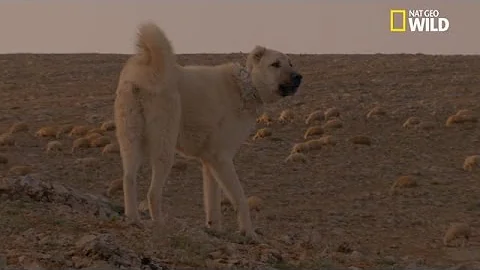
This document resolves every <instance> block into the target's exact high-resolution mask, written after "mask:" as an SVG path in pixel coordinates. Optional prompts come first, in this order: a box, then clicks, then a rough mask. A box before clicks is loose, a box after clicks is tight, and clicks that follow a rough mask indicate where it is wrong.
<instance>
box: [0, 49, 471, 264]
mask: <svg viewBox="0 0 480 270" xmlns="http://www.w3.org/2000/svg"><path fill="white" fill-rule="evenodd" d="M291 57H292V59H293V63H294V65H296V66H298V67H299V69H300V71H301V73H302V74H303V75H304V84H303V85H302V87H301V89H300V93H299V94H298V95H297V96H295V97H292V98H288V99H286V100H284V101H282V102H280V103H278V104H275V105H272V106H269V107H267V108H266V114H267V116H268V117H263V118H262V119H259V123H258V124H257V130H260V129H262V128H264V130H263V131H261V132H260V133H259V135H260V136H257V137H256V138H255V140H254V139H253V137H254V136H255V132H256V130H253V131H252V134H251V135H252V138H251V139H250V140H249V141H247V142H246V143H245V144H244V145H243V146H242V148H241V150H240V152H239V154H238V156H237V157H236V159H235V164H236V166H237V170H238V174H239V176H240V178H241V181H242V183H243V185H244V187H245V190H246V193H247V195H248V196H252V197H253V196H254V197H255V198H256V199H257V202H256V204H255V205H254V206H253V205H252V211H253V218H254V224H255V226H256V227H258V230H259V232H260V233H261V234H262V239H263V241H262V243H249V242H245V241H244V240H245V239H243V238H242V237H239V236H238V235H236V234H235V230H236V229H237V227H236V220H235V217H234V213H233V211H232V209H231V207H230V206H228V205H224V217H225V218H224V223H225V232H223V233H212V232H209V231H206V230H205V229H204V228H203V223H204V214H203V205H202V181H201V172H200V170H199V169H200V166H199V164H197V162H196V161H193V160H187V159H184V158H181V157H178V159H177V162H176V165H175V167H174V169H173V171H172V173H171V175H170V177H169V180H168V183H167V186H166V188H165V198H164V205H165V212H166V213H167V215H168V216H167V222H166V224H165V226H164V227H162V228H151V227H148V226H147V227H145V228H138V227H132V226H128V225H127V224H126V222H125V221H124V219H123V217H122V213H123V208H122V206H123V205H122V193H121V192H120V191H118V192H112V194H110V195H111V196H109V197H108V196H106V194H105V192H106V190H107V188H108V187H109V185H110V183H111V182H112V181H114V180H115V179H118V178H119V177H120V176H121V165H120V158H119V155H118V153H117V152H116V149H115V136H114V131H113V130H112V128H111V127H109V126H108V121H110V120H111V119H112V104H113V99H114V91H115V87H116V82H117V79H118V73H119V71H120V69H121V67H122V64H123V63H124V61H125V60H126V58H127V56H124V55H33V54H22V55H20V54H19V55H0V64H1V66H2V71H0V90H1V91H0V100H1V102H0V133H2V135H1V136H0V177H1V178H0V179H1V182H0V228H1V229H0V269H22V267H23V268H26V269H85V268H88V269H193V268H204V269H205V268H208V269H215V268H219V269H225V268H227V267H230V268H232V269H235V268H237V269H245V268H250V269H352V270H353V269H446V268H450V267H451V268H452V269H480V237H479V236H478V232H479V228H480V222H479V217H480V199H479V197H480V175H479V174H478V162H480V160H477V159H476V157H471V158H470V159H467V157H469V156H474V155H479V154H480V153H479V146H480V127H479V126H478V123H477V114H478V113H480V103H479V100H480V91H478V89H479V86H480V77H479V76H478V74H477V69H478V68H480V57H476V56H425V55H382V54H376V55H292V56H291ZM243 59H244V56H243V55H240V54H229V55H180V56H179V62H180V63H181V64H206V65H213V64H217V63H222V62H225V61H230V60H234V61H242V62H243ZM332 108H334V109H332ZM329 109H330V110H329ZM284 110H288V111H287V112H284V113H283V118H284V119H283V120H284V121H280V120H279V116H280V115H281V113H282V111H284ZM465 110H468V111H465ZM316 111H319V113H318V112H317V113H316V114H315V115H314V116H312V117H311V119H309V121H308V122H309V123H308V124H307V123H306V119H307V118H308V116H309V115H310V114H311V113H312V112H316ZM327 111H328V112H327ZM325 113H326V115H325ZM455 114H457V116H455V117H452V118H450V120H448V121H447V119H449V117H450V116H452V115H455ZM325 116H326V117H325ZM412 117H413V118H412ZM269 118H270V121H269ZM325 118H327V119H325ZM408 119H410V120H408ZM407 120H408V122H407ZM105 122H106V124H105V125H104V126H103V129H100V128H101V127H102V123H105ZM16 123H17V125H15V127H14V128H13V130H12V126H14V124H16ZM19 123H24V124H19ZM68 125H71V126H72V125H73V126H86V127H87V128H86V129H88V130H89V129H93V128H96V129H97V130H95V132H97V133H99V134H100V133H101V134H100V135H98V136H97V140H96V141H95V142H90V143H92V144H85V141H83V142H82V140H80V141H78V140H77V139H78V138H80V137H83V136H84V135H83V133H82V130H81V128H80V129H77V132H76V133H77V135H74V136H68V135H67V134H63V133H61V132H60V134H59V136H58V138H56V135H57V132H58V131H59V130H58V127H60V126H62V127H67V126H68ZM315 126H318V128H315V129H316V130H317V134H312V135H309V136H307V138H306V139H305V138H304V135H305V132H306V130H307V129H308V128H309V127H315ZM42 127H47V128H46V129H43V131H41V132H40V133H37V132H38V131H39V129H41V128H42ZM65 132H68V131H65ZM262 132H263V133H262ZM49 135H52V137H51V136H49ZM101 135H103V136H106V137H101V138H99V137H100V136H101ZM327 136H330V137H327ZM92 138H93V137H90V138H89V139H90V141H92V140H93V139H92ZM312 139H318V140H317V141H314V142H310V143H309V144H308V145H309V146H310V148H309V149H306V148H305V147H301V146H304V145H301V146H298V145H297V144H300V143H303V142H306V141H309V140H312ZM76 140H77V141H76ZM51 141H58V143H52V142H51ZM110 142H112V143H113V146H111V147H112V148H109V150H104V146H105V145H106V144H107V143H110ZM73 145H75V147H74V150H73V151H72V146H73ZM295 145H296V146H295ZM87 146H88V147H87ZM293 147H296V149H297V150H299V152H300V153H298V154H295V155H293V156H290V159H287V157H288V156H289V155H290V153H291V151H292V148H293ZM47 149H48V150H47ZM102 152H103V153H102ZM466 159H467V161H466V164H464V162H465V160H466ZM464 165H465V166H464ZM148 173H149V169H148V168H147V167H144V168H142V172H141V177H140V179H139V185H140V190H139V196H140V198H141V199H143V198H145V194H146V189H147V187H148V182H149V181H148ZM145 218H147V216H145ZM449 230H450V231H449ZM445 235H447V237H446V238H445ZM465 236H467V237H465ZM467 238H468V239H467ZM444 240H445V241H444Z"/></svg>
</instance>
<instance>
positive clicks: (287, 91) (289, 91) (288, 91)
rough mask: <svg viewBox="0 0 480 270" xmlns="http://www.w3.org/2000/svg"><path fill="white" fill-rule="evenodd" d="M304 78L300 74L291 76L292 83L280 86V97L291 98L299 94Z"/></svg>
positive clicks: (294, 73)
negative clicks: (298, 90)
mask: <svg viewBox="0 0 480 270" xmlns="http://www.w3.org/2000/svg"><path fill="white" fill-rule="evenodd" d="M302 78H303V76H302V75H301V74H299V73H296V72H293V73H292V74H291V75H290V82H288V83H284V84H281V85H280V86H279V89H278V90H279V92H280V95H281V96H283V97H286V96H291V95H293V94H295V93H296V92H297V89H298V87H299V86H300V84H301V83H302Z"/></svg>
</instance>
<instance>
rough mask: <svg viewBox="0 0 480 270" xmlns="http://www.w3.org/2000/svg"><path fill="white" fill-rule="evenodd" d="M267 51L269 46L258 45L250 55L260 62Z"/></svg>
mask: <svg viewBox="0 0 480 270" xmlns="http://www.w3.org/2000/svg"><path fill="white" fill-rule="evenodd" d="M266 51H267V48H265V47H263V46H260V45H257V46H255V48H254V49H253V50H252V52H250V55H251V56H252V59H253V60H254V61H255V62H259V61H260V59H262V57H263V56H264V55H265V52H266Z"/></svg>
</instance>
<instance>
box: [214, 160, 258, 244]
mask: <svg viewBox="0 0 480 270" xmlns="http://www.w3.org/2000/svg"><path fill="white" fill-rule="evenodd" d="M209 164H211V168H212V174H213V175H214V177H215V178H216V179H217V181H218V183H219V184H220V185H221V187H222V189H223V190H224V192H225V193H226V195H227V196H228V198H229V199H230V201H231V202H232V204H233V207H234V208H235V209H236V211H237V218H238V225H239V229H240V233H242V234H245V236H249V237H252V238H254V237H256V234H255V232H254V231H253V227H252V220H251V218H250V210H249V208H248V204H247V199H246V197H245V193H244V191H243V188H242V185H241V184H240V181H239V179H238V175H237V173H236V171H235V166H234V165H233V160H232V158H228V157H224V156H219V157H217V158H215V159H214V160H212V161H211V162H209Z"/></svg>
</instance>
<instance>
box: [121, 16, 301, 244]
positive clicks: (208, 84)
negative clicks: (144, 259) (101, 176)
mask: <svg viewBox="0 0 480 270" xmlns="http://www.w3.org/2000/svg"><path fill="white" fill-rule="evenodd" d="M136 38H137V40H136V53H135V54H134V55H132V56H131V57H130V58H129V59H128V60H127V61H126V63H125V65H124V66H123V68H122V70H121V72H120V76H119V79H118V85H117V89H116V97H115V101H114V120H115V124H116V136H117V139H118V143H119V147H120V156H121V159H122V166H123V191H124V204H125V216H126V218H127V219H128V220H129V221H130V222H134V223H137V222H140V217H139V213H138V210H137V190H136V175H137V172H138V170H139V167H140V166H141V164H142V162H143V161H144V160H145V159H147V161H148V162H149V164H150V166H151V168H152V174H151V182H150V186H149V190H148V194H147V201H148V208H149V213H150V217H151V220H152V221H153V222H154V223H155V224H157V222H159V223H163V222H164V221H163V213H162V209H161V208H162V207H161V199H162V193H163V187H164V183H165V180H166V178H167V177H168V175H169V173H170V170H171V167H172V166H173V164H174V159H175V153H180V154H182V155H184V156H189V157H193V158H195V159H197V160H199V161H200V162H201V165H202V177H203V192H204V208H205V215H206V227H207V228H210V229H212V230H221V205H220V204H221V191H223V192H224V194H225V195H226V197H227V198H228V199H229V200H230V202H231V203H232V205H233V207H234V209H235V211H236V213H237V219H238V226H239V231H240V233H241V234H242V235H245V236H251V237H255V236H256V234H255V231H254V229H253V228H252V221H251V218H250V210H249V208H248V204H247V200H246V196H245V192H244V190H243V188H242V185H241V184H240V181H239V179H238V176H237V173H236V171H235V167H234V164H233V158H234V156H235V155H236V152H237V151H238V149H239V148H240V145H241V144H242V143H243V142H244V141H245V140H246V139H247V137H248V135H249V133H250V132H251V130H252V128H253V127H254V124H255V119H256V117H257V115H258V113H259V111H261V110H262V107H263V105H264V104H269V103H273V102H276V101H278V100H280V99H281V98H284V97H287V96H292V95H294V94H295V93H296V92H297V89H298V88H299V86H300V84H301V81H302V75H301V74H300V73H298V72H297V71H296V70H295V68H294V67H293V65H292V62H291V61H290V59H289V57H288V56H287V55H285V54H283V53H281V52H279V51H275V50H272V49H267V48H266V47H263V46H259V45H257V46H255V47H254V49H253V50H252V51H251V52H250V53H249V55H248V57H247V59H246V66H242V65H240V64H238V63H225V64H221V65H216V66H180V65H179V64H177V62H176V55H175V53H174V50H173V47H172V44H171V42H170V41H169V39H168V38H167V37H166V36H165V33H164V32H163V30H161V29H160V28H159V27H158V26H157V25H156V24H155V23H152V22H144V23H142V24H140V25H139V26H138V32H137V37H136Z"/></svg>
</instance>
